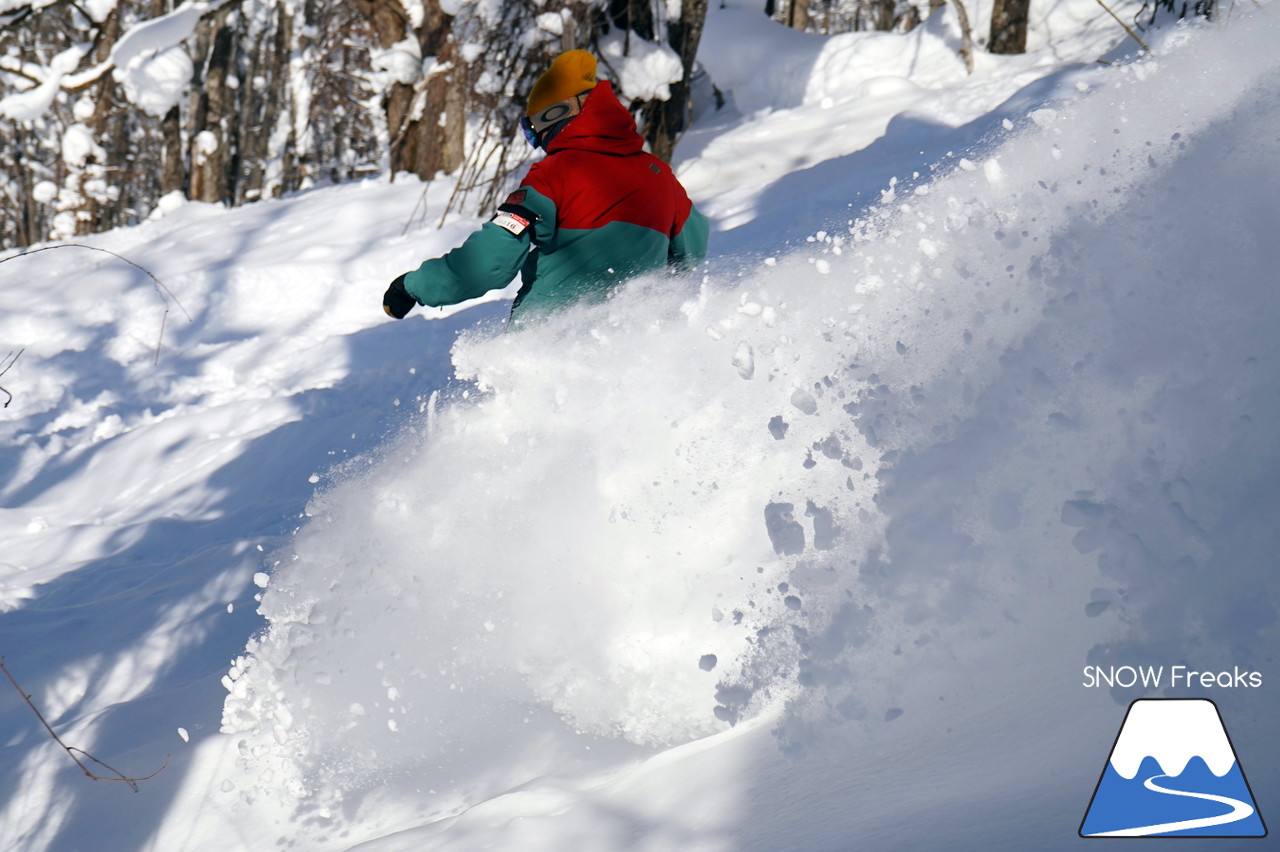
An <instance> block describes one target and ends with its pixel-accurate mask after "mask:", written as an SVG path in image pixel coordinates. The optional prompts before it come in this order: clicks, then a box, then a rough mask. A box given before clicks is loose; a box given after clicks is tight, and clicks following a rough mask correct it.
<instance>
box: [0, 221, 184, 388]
mask: <svg viewBox="0 0 1280 852" xmlns="http://www.w3.org/2000/svg"><path fill="white" fill-rule="evenodd" d="M61 248H82V249H88V250H89V251H100V252H102V253H103V254H109V255H111V256H112V257H114V258H115V259H117V260H123V261H124V262H125V263H127V264H129V265H130V266H132V267H133V268H134V269H137V270H140V271H141V272H142V273H143V274H144V275H146V276H147V277H148V278H150V279H151V280H152V282H153V283H154V284H155V290H156V293H157V294H158V295H159V296H160V299H161V301H163V302H164V317H162V318H161V320H160V339H159V340H157V341H156V359H155V363H156V364H159V363H160V345H161V343H163V341H164V327H165V321H166V320H167V319H168V318H169V301H170V300H173V304H175V305H177V306H178V309H179V310H180V311H182V313H183V314H185V315H186V317H187V322H192V321H193V320H192V319H191V314H190V312H188V311H187V309H186V308H185V307H183V305H182V302H180V301H178V297H177V296H175V295H174V294H173V291H172V290H170V289H169V288H168V287H166V286H165V283H164V282H163V281H161V280H160V279H159V278H157V277H156V276H155V275H153V274H152V272H151V270H150V269H147V268H146V267H145V266H142V265H140V264H137V263H134V262H133V261H132V260H130V259H129V258H127V257H125V256H124V255H120V254H116V253H115V252H113V251H112V250H111V249H104V248H99V247H98V246H87V245H84V244H83V243H59V244H58V245H56V246H43V247H41V248H37V249H30V250H29V251H20V252H18V253H17V254H13V255H9V256H8V257H5V258H0V263H8V262H9V261H11V260H15V259H17V258H19V257H26V256H27V255H30V254H39V253H40V252H42V251H52V250H54V249H61Z"/></svg>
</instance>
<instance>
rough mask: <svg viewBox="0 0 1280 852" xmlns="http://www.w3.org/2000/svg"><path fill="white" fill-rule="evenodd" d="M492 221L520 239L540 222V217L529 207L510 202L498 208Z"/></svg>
mask: <svg viewBox="0 0 1280 852" xmlns="http://www.w3.org/2000/svg"><path fill="white" fill-rule="evenodd" d="M492 221H493V224H495V225H497V226H498V227H499V228H505V229H506V230H508V231H510V232H511V233H513V234H515V235H516V236H517V237H518V236H520V235H521V234H523V233H524V232H525V231H526V230H528V228H529V226H530V225H532V224H533V223H534V222H536V221H538V215H537V214H536V213H534V212H533V211H532V210H530V209H528V208H527V207H521V206H520V205H519V204H514V203H512V202H511V201H510V200H508V201H507V202H506V203H505V204H503V205H501V206H500V207H499V208H498V212H497V213H495V214H494V216H493V220H492Z"/></svg>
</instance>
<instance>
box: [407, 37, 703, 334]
mask: <svg viewBox="0 0 1280 852" xmlns="http://www.w3.org/2000/svg"><path fill="white" fill-rule="evenodd" d="M520 126H521V128H522V129H523V130H524V133H525V137H526V138H527V139H528V140H529V143H530V144H531V145H533V146H534V147H536V148H542V149H543V150H545V151H546V152H547V156H546V157H545V158H544V159H543V160H541V161H540V162H537V163H534V164H533V166H532V167H530V169H529V171H528V174H526V175H525V178H524V180H523V182H522V183H521V185H520V187H519V188H518V189H517V190H516V191H515V192H513V193H511V195H510V196H508V197H507V200H506V201H505V202H504V203H503V204H501V205H500V206H499V207H498V211H497V213H495V214H494V216H493V218H491V219H490V220H489V221H488V222H486V223H485V224H484V225H483V226H481V228H480V230H479V231H476V232H475V233H473V234H472V235H471V236H470V237H468V238H467V240H466V241H465V242H464V243H463V244H462V245H461V246H459V247H458V248H455V249H453V250H452V251H450V252H448V253H447V254H445V255H444V256H443V257H438V258H433V259H431V260H428V261H426V262H425V263H423V264H422V265H421V266H419V267H418V268H417V269H415V270H414V271H412V272H406V273H405V274H403V275H401V276H399V277H398V278H396V279H395V280H394V281H393V282H391V286H390V287H389V288H387V292H386V295H385V296H384V297H383V300H382V306H383V309H384V310H385V311H386V312H387V313H388V314H389V315H390V316H392V317H395V318H396V319H401V318H403V317H404V316H405V315H406V314H407V313H408V312H409V311H410V310H412V309H413V307H414V305H428V306H432V307H435V306H439V305H454V304H457V303H459V302H463V301H466V300H467V299H473V298H475V297H477V296H480V295H482V294H484V293H487V292H488V291H490V290H494V289H498V288H501V287H505V286H506V285H507V284H509V283H510V282H511V281H512V279H514V278H515V275H516V272H517V271H519V272H520V277H521V286H520V290H519V292H518V294H517V295H516V298H515V302H514V304H513V305H512V308H511V320H512V322H518V321H519V320H520V319H521V317H524V318H528V317H529V316H532V315H534V314H536V313H542V312H545V311H546V310H548V309H551V308H554V307H557V306H560V305H564V304H567V303H569V302H572V301H575V300H577V299H580V298H584V297H588V298H590V297H592V296H597V297H598V296H601V295H604V294H605V293H607V292H608V290H609V289H610V287H611V286H613V285H615V284H617V283H619V282H621V281H624V280H626V279H628V278H630V277H633V276H636V275H639V274H642V273H645V272H650V271H653V270H656V269H661V268H663V267H666V266H671V267H675V268H677V269H679V268H689V267H692V266H694V265H696V264H697V263H698V262H699V261H700V260H701V259H702V258H703V257H704V256H705V255H706V251H707V233H708V226H707V219H706V217H705V216H703V215H702V214H701V213H699V212H698V210H697V209H696V208H694V206H693V204H692V202H690V200H689V196H688V195H687V194H686V193H685V190H684V187H683V186H681V185H680V182H679V181H678V180H677V179H676V177H675V175H674V174H672V172H671V168H670V166H668V165H667V164H666V163H664V162H662V161H661V160H659V159H658V158H657V157H655V156H653V155H652V154H649V153H646V152H645V151H644V150H643V145H644V140H643V139H642V138H641V136H640V134H639V133H637V132H636V123H635V119H633V118H632V117H631V113H629V112H628V111H627V109H626V108H625V107H624V106H623V105H622V104H621V103H620V102H619V101H618V98H617V96H616V95H615V94H614V92H613V87H612V85H611V84H610V83H609V81H607V80H600V81H597V80H596V59H595V57H594V56H592V55H591V54H590V53H588V52H587V51H585V50H570V51H568V52H567V53H562V54H560V55H559V56H558V57H556V59H555V61H554V62H552V63H551V67H550V69H549V70H548V71H546V73H544V74H543V75H542V76H541V77H539V78H538V81H537V83H535V84H534V87H533V91H532V92H531V93H530V94H529V102H528V110H527V113H526V117H525V118H523V119H521V122H520Z"/></svg>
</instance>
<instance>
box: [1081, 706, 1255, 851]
mask: <svg viewBox="0 0 1280 852" xmlns="http://www.w3.org/2000/svg"><path fill="white" fill-rule="evenodd" d="M1080 836H1081V837H1266V836H1267V827H1266V825H1264V824H1263V822H1262V815H1261V814H1259V813H1258V806H1257V803H1256V802H1255V801H1254V798H1253V792H1252V791H1251V790H1250V789H1249V782H1248V781H1247V780H1246V779H1245V777H1244V770H1243V769H1241V767H1240V761H1239V760H1238V759H1237V757H1236V750H1235V747H1234V746H1232V745H1231V740H1230V738H1229V737H1228V736H1227V729H1226V726H1225V725H1223V724H1222V716H1221V715H1219V713H1218V706H1217V705H1216V704H1214V703H1213V702H1212V701H1210V700H1208V699H1206V698H1139V699H1138V700H1136V701H1134V702H1133V703H1132V704H1130V705H1129V712H1128V713H1126V714H1125V717H1124V722H1123V723H1122V724H1121V726H1120V733H1119V735H1117V737H1116V741H1115V744H1114V745H1112V747H1111V755H1110V756H1109V757H1108V758H1107V765H1106V766H1105V767H1103V770H1102V776H1101V777H1100V778H1099V779H1098V786H1097V787H1096V788H1094V791H1093V799H1091V800H1090V802H1089V810H1088V811H1086V812H1085V815H1084V821H1083V822H1082V823H1081V824H1080Z"/></svg>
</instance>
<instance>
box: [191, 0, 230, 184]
mask: <svg viewBox="0 0 1280 852" xmlns="http://www.w3.org/2000/svg"><path fill="white" fill-rule="evenodd" d="M214 26H215V27H216V31H215V33H214V36H213V46H212V47H211V48H210V50H209V61H208V69H207V71H206V72H205V79H204V86H203V89H202V91H201V92H200V97H199V100H198V103H197V106H196V115H195V120H194V121H193V122H192V131H193V133H192V139H191V188H190V197H191V198H192V199H194V200H196V201H206V202H209V203H211V204H217V203H219V202H222V201H225V200H227V193H228V189H229V181H228V179H227V178H228V175H227V171H228V165H229V159H230V156H229V155H230V151H229V148H230V145H229V144H228V143H229V141H230V140H228V139H227V135H226V132H225V127H224V125H225V121H224V119H226V118H227V117H228V116H230V115H231V114H232V111H233V110H234V107H235V104H234V103H233V101H232V97H231V94H232V93H231V89H230V87H229V86H228V85H227V72H228V69H229V68H230V66H231V58H232V51H233V44H232V33H231V29H230V28H229V27H228V26H226V18H225V16H223V15H219V16H218V19H217V23H215V25H214Z"/></svg>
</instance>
